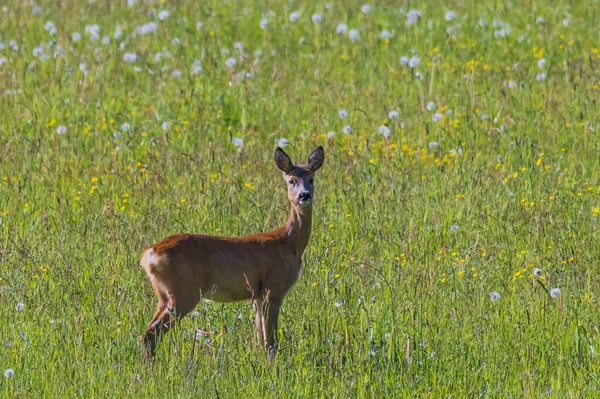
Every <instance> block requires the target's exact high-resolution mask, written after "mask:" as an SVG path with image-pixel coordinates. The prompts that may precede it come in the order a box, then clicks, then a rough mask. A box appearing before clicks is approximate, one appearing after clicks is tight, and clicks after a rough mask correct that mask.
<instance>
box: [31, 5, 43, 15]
mask: <svg viewBox="0 0 600 399" xmlns="http://www.w3.org/2000/svg"><path fill="white" fill-rule="evenodd" d="M41 12H42V7H40V6H33V8H32V9H31V13H32V14H33V15H38V14H41Z"/></svg>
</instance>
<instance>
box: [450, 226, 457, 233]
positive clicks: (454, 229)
mask: <svg viewBox="0 0 600 399" xmlns="http://www.w3.org/2000/svg"><path fill="white" fill-rule="evenodd" d="M450 230H452V232H453V233H456V232H457V231H458V226H457V225H455V224H454V225H452V227H450Z"/></svg>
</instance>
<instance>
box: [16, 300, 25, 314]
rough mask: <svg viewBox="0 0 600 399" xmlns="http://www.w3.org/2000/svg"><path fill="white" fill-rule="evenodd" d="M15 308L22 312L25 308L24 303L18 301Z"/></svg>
mask: <svg viewBox="0 0 600 399" xmlns="http://www.w3.org/2000/svg"><path fill="white" fill-rule="evenodd" d="M15 309H17V311H19V312H22V311H23V310H24V309H25V304H24V303H23V302H19V303H17V306H15Z"/></svg>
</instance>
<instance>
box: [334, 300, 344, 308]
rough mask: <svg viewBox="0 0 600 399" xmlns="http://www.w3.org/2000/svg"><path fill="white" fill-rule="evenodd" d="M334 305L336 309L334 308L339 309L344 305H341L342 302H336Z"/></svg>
mask: <svg viewBox="0 0 600 399" xmlns="http://www.w3.org/2000/svg"><path fill="white" fill-rule="evenodd" d="M334 305H335V307H336V308H339V307H341V306H342V305H344V303H343V302H341V301H336V302H335V303H334Z"/></svg>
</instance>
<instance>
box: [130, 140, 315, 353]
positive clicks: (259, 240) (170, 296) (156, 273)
mask: <svg viewBox="0 0 600 399" xmlns="http://www.w3.org/2000/svg"><path fill="white" fill-rule="evenodd" d="M323 156H324V154H323V149H322V148H321V147H319V148H318V149H317V150H315V151H314V152H313V153H312V154H311V156H310V157H309V163H308V166H301V167H297V166H293V165H292V164H291V161H290V160H289V157H288V156H287V154H285V153H284V152H283V150H281V149H279V148H278V149H277V150H276V155H275V159H276V163H277V166H278V167H279V168H280V169H282V170H283V171H284V177H285V179H286V183H287V184H289V186H288V199H289V201H290V216H289V218H288V220H287V222H286V224H285V225H284V226H282V227H280V228H278V229H276V230H273V231H268V232H265V233H260V234H255V235H250V236H245V237H216V236H208V235H199V234H175V235H171V236H168V237H166V238H164V239H163V240H161V241H160V242H158V243H156V244H155V245H152V246H150V247H148V248H147V249H146V251H144V254H143V255H142V260H141V264H142V266H143V267H144V269H145V270H146V273H147V274H148V278H149V280H150V282H151V284H152V287H153V289H154V291H155V292H156V295H157V297H158V308H157V310H156V313H155V314H154V317H153V318H152V320H151V321H150V323H149V325H148V328H147V329H146V331H145V332H144V334H143V335H142V337H141V339H142V341H143V342H144V344H145V345H146V348H147V352H146V355H147V357H152V356H153V355H154V351H155V348H156V337H157V336H158V335H159V334H161V333H163V332H166V331H168V330H169V329H170V328H171V327H172V324H173V322H174V321H175V320H177V319H179V318H181V317H183V316H185V315H186V314H188V313H189V312H191V311H192V310H193V309H194V308H195V307H196V305H197V304H198V302H199V301H200V299H201V298H206V299H212V300H215V301H217V302H236V301H243V300H253V303H254V306H255V307H256V311H257V314H256V327H257V335H258V339H259V343H260V344H261V346H265V345H266V346H267V347H268V348H269V349H270V354H271V355H274V354H275V350H276V332H277V320H278V316H279V309H280V307H281V304H282V302H283V299H284V297H285V295H286V294H287V292H288V291H289V289H290V288H291V287H292V286H293V285H294V283H295V282H296V280H297V278H298V273H299V271H300V268H301V262H302V254H303V252H304V249H305V248H306V246H307V244H308V240H309V237H310V233H311V226H312V179H313V177H314V172H315V171H316V170H317V169H318V168H319V167H320V166H321V164H322V162H323ZM290 181H292V182H293V184H292V183H290ZM308 192H310V195H311V197H310V201H309V203H308V204H301V203H300V199H299V198H300V194H306V193H308ZM265 301H268V307H267V309H266V317H265V313H264V312H265V309H264V308H263V306H264V304H265Z"/></svg>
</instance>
